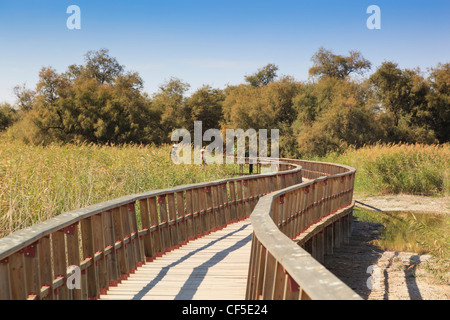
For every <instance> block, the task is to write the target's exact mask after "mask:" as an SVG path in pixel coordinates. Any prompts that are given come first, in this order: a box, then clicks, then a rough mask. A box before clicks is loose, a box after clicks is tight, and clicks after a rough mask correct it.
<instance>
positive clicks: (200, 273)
mask: <svg viewBox="0 0 450 320" xmlns="http://www.w3.org/2000/svg"><path fill="white" fill-rule="evenodd" d="M249 226H250V223H248V224H245V225H243V226H242V227H240V228H239V229H237V230H234V231H232V232H229V233H227V234H225V235H224V236H222V237H220V238H218V239H216V240H213V241H211V242H209V243H208V244H206V245H204V246H202V247H200V248H198V249H196V250H193V251H191V252H189V253H188V254H186V255H184V256H183V257H181V258H179V259H178V260H176V261H174V262H172V263H171V264H169V265H168V266H166V267H163V268H162V269H161V271H160V272H159V273H158V275H157V276H156V277H154V278H153V279H152V281H150V282H149V283H148V284H147V285H146V286H145V287H143V288H142V289H141V290H140V291H139V292H138V293H137V294H136V295H134V297H133V298H132V299H133V300H140V299H142V298H143V297H144V296H145V295H146V294H147V293H149V292H150V291H151V290H152V289H153V288H154V287H155V286H156V285H157V284H158V283H159V282H161V281H162V280H163V279H164V278H165V277H166V275H167V273H168V272H169V271H170V269H171V268H174V267H175V266H177V265H179V264H181V263H183V262H184V261H186V260H187V259H189V258H191V257H192V256H193V255H196V254H201V253H202V251H204V250H206V249H208V248H210V247H212V246H213V245H215V244H217V243H218V242H220V241H223V240H226V239H227V238H229V237H231V236H233V235H235V234H236V233H238V232H240V231H243V230H244V229H246V228H247V227H249ZM251 240H252V234H251V233H250V234H249V235H248V236H246V237H245V238H243V239H241V240H239V241H237V242H236V243H234V244H233V245H231V246H229V247H227V248H226V249H224V250H221V251H218V252H217V253H215V254H214V255H213V256H212V257H211V258H209V259H208V260H207V261H205V262H204V263H202V264H200V265H198V266H197V267H195V268H194V269H193V270H192V272H191V274H190V276H189V277H188V279H187V280H186V281H185V283H184V285H183V286H182V287H181V288H180V291H179V292H178V294H177V295H176V296H175V299H179V300H191V299H192V298H193V297H194V295H195V293H196V292H197V289H198V288H199V286H200V284H201V283H202V282H203V280H204V279H205V277H206V274H207V273H208V270H209V269H210V268H211V267H213V266H215V265H217V264H218V263H220V262H221V261H222V260H224V259H225V258H226V257H227V256H228V255H229V254H230V253H232V252H233V251H236V250H238V249H240V248H241V247H243V246H244V245H246V244H247V243H249V242H250V241H251Z"/></svg>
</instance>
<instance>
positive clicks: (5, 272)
mask: <svg viewBox="0 0 450 320" xmlns="http://www.w3.org/2000/svg"><path fill="white" fill-rule="evenodd" d="M10 299H11V281H10V278H9V259H8V258H6V259H4V260H2V261H0V300H10Z"/></svg>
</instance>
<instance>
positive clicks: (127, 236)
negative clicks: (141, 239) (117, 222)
mask: <svg viewBox="0 0 450 320" xmlns="http://www.w3.org/2000/svg"><path fill="white" fill-rule="evenodd" d="M120 217H121V219H122V231H123V245H124V246H125V251H126V256H127V258H128V273H133V272H134V270H135V265H136V256H135V252H134V246H133V243H132V239H131V226H130V217H129V213H128V205H125V206H121V207H120Z"/></svg>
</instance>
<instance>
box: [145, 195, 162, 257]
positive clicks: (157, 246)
mask: <svg viewBox="0 0 450 320" xmlns="http://www.w3.org/2000/svg"><path fill="white" fill-rule="evenodd" d="M148 204H149V209H150V222H151V224H152V228H154V231H153V232H152V240H153V250H154V252H153V254H152V257H153V258H156V257H160V256H161V255H162V253H163V252H164V248H163V245H164V244H163V240H162V230H161V228H160V226H159V218H158V206H157V203H156V197H153V198H150V199H148Z"/></svg>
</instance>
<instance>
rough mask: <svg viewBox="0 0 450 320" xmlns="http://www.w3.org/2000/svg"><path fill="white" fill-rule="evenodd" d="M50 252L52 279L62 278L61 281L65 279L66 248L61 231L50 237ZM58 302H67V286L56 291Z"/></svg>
mask: <svg viewBox="0 0 450 320" xmlns="http://www.w3.org/2000/svg"><path fill="white" fill-rule="evenodd" d="M51 240H52V252H53V279H54V280H55V279H57V278H62V279H63V281H65V280H66V279H67V274H66V272H67V265H66V247H65V245H66V244H65V238H64V232H63V230H61V231H57V232H54V233H53V234H52V235H51ZM56 294H57V297H58V300H67V299H68V298H69V292H68V289H67V286H61V287H60V288H57V289H56Z"/></svg>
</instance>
